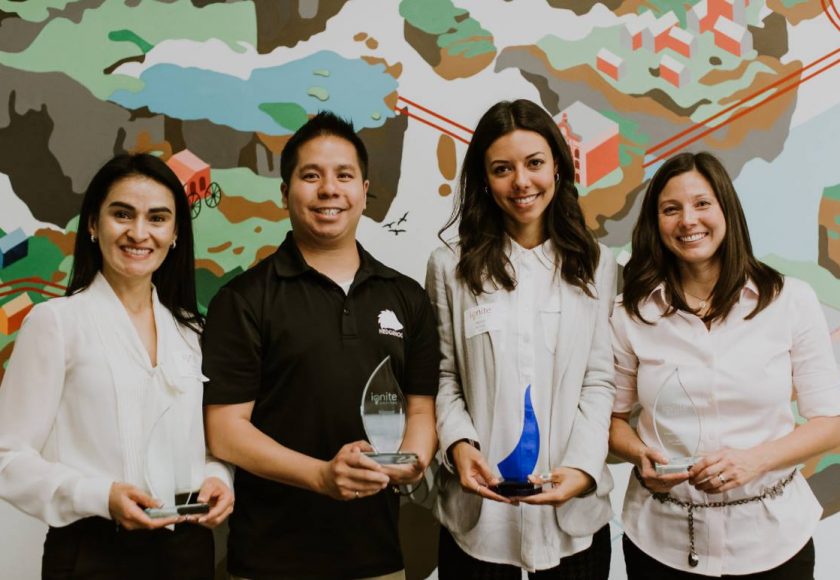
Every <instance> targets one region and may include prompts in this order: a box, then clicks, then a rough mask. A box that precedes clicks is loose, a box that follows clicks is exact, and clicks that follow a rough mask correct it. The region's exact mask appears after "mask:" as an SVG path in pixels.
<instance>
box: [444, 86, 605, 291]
mask: <svg viewBox="0 0 840 580" xmlns="http://www.w3.org/2000/svg"><path fill="white" fill-rule="evenodd" d="M517 129H519V130H523V131H533V132H535V133H538V134H539V135H541V136H542V137H543V138H544V139H545V140H546V142H548V145H549V147H550V148H551V153H552V156H553V157H554V162H555V165H556V167H557V173H558V176H559V179H558V180H557V182H556V183H555V192H554V197H553V199H552V200H551V201H550V202H549V204H548V207H546V209H545V212H544V213H543V225H544V227H545V233H546V237H547V238H550V239H551V241H552V243H553V245H554V248H555V250H556V251H557V254H558V256H560V257H561V265H560V275H561V277H562V279H563V280H564V281H565V282H567V283H569V284H572V285H573V286H577V287H578V288H580V289H581V290H583V291H584V292H585V293H586V294H587V295H589V296H592V295H593V294H592V291H591V290H590V288H589V285H590V284H591V283H593V281H594V279H595V270H596V269H597V267H598V259H599V257H600V251H599V247H598V243H597V242H596V241H595V238H594V237H593V236H592V234H591V233H590V232H589V230H587V229H586V222H585V221H584V218H583V213H582V212H581V209H580V205H579V204H578V192H577V189H576V188H575V184H574V176H575V169H574V164H573V161H572V154H571V151H570V150H569V146H568V145H567V144H566V141H565V140H564V139H563V135H562V134H561V133H560V129H559V128H558V127H557V124H556V123H555V122H554V120H553V119H552V118H551V116H550V115H549V114H548V113H547V112H546V111H545V110H544V109H543V108H542V107H540V106H539V105H537V104H535V103H533V102H531V101H528V100H525V99H519V100H516V101H513V102H511V101H502V102H499V103H496V104H495V105H493V106H492V107H490V109H489V110H488V111H487V112H486V113H484V115H483V116H482V117H481V120H479V122H478V126H477V127H476V128H475V134H474V135H473V138H472V141H470V144H469V146H468V147H467V153H466V155H465V156H464V164H463V167H462V169H461V178H460V185H459V190H458V196H457V198H456V201H455V208H454V209H453V211H452V215H451V216H450V218H449V221H447V223H446V225H444V226H443V228H441V230H440V232H439V233H438V236H439V237H440V238H441V240H443V241H444V242H445V240H444V238H443V234H444V232H445V231H446V230H447V229H449V228H450V227H452V226H453V225H455V224H456V223H457V224H458V235H459V240H458V246H459V248H460V251H461V256H460V259H459V261H458V266H457V269H456V273H457V275H458V277H459V278H460V279H461V280H463V281H464V282H465V283H466V285H467V286H468V287H469V289H470V290H471V291H472V292H473V293H474V294H476V295H478V294H481V293H482V292H483V291H484V282H486V281H488V280H489V281H490V282H492V283H493V285H494V286H495V287H496V288H498V287H502V288H504V289H505V290H508V291H510V290H513V289H514V288H515V287H516V281H515V280H514V278H513V276H512V272H511V267H510V261H509V260H508V257H507V255H506V254H505V227H504V215H503V212H502V210H501V209H500V208H499V206H498V205H497V204H496V202H495V200H494V199H493V196H492V195H491V194H490V193H489V192H488V191H487V175H486V169H485V166H484V155H485V153H486V152H487V149H489V148H490V146H491V145H492V144H493V143H494V142H495V141H496V140H497V139H499V138H500V137H503V136H505V135H507V134H509V133H512V132H513V131H516V130H517Z"/></svg>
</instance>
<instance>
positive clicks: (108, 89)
mask: <svg viewBox="0 0 840 580" xmlns="http://www.w3.org/2000/svg"><path fill="white" fill-rule="evenodd" d="M119 29H127V30H132V31H134V33H135V34H137V35H138V36H139V37H141V38H143V39H145V41H146V42H148V43H149V44H152V45H155V46H158V45H159V44H160V43H161V42H163V41H166V40H173V39H185V40H193V41H197V42H205V41H209V40H217V41H222V42H225V43H227V45H228V46H230V47H231V50H232V52H237V53H241V52H243V51H244V50H246V49H244V48H243V47H242V46H241V45H240V43H246V44H249V45H251V46H256V44H257V24H256V14H255V11H254V4H253V2H233V3H222V4H218V3H214V4H209V5H207V6H204V7H203V8H196V7H195V6H193V5H192V3H191V2H190V1H189V0H177V1H176V2H172V3H165V2H143V3H141V4H139V5H138V6H136V7H129V6H126V5H125V2H118V1H110V0H109V1H107V2H103V3H102V4H101V5H100V6H99V7H97V8H89V9H87V10H85V11H84V12H83V13H82V17H81V20H80V21H79V22H78V23H76V22H72V21H70V20H67V19H66V18H54V19H53V20H50V21H49V22H48V23H47V24H46V25H45V26H44V28H43V29H42V30H41V32H40V34H38V36H37V37H36V38H35V39H34V40H33V41H32V43H31V44H30V45H29V47H28V48H27V49H26V50H24V51H22V52H16V53H8V52H0V64H4V65H6V66H10V67H13V68H16V69H20V70H26V71H30V72H61V73H63V74H66V75H67V76H69V77H71V78H73V79H74V80H76V81H77V82H79V83H81V84H82V85H84V86H85V87H87V88H88V89H89V90H90V91H91V92H92V93H93V95H94V96H95V97H96V98H98V99H101V100H105V99H107V98H108V97H109V96H110V95H111V94H113V92H114V91H116V90H119V89H126V90H130V91H137V90H140V89H141V88H142V86H143V82H142V81H141V80H139V79H135V78H133V77H129V76H125V75H120V74H111V75H108V74H105V73H104V72H103V71H104V69H106V68H108V67H110V66H111V65H113V64H114V63H116V62H118V61H120V60H123V59H126V58H129V57H134V56H137V55H138V54H140V51H139V50H138V48H137V47H136V46H135V45H134V44H131V43H126V42H114V41H112V40H110V39H109V38H108V34H107V31H109V30H119Z"/></svg>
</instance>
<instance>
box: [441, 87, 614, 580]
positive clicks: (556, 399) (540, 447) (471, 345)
mask: <svg viewBox="0 0 840 580" xmlns="http://www.w3.org/2000/svg"><path fill="white" fill-rule="evenodd" d="M574 180H575V169H574V162H573V158H572V154H571V152H570V150H569V147H568V145H567V144H566V142H565V141H564V139H563V136H562V134H561V133H560V130H559V129H558V127H557V124H556V123H554V121H553V120H552V119H551V116H550V115H549V114H548V113H547V112H546V111H544V110H543V109H542V108H541V107H539V106H538V105H536V104H534V103H532V102H530V101H527V100H517V101H514V102H507V101H504V102H500V103H498V104H496V105H494V106H493V107H492V108H490V110H488V111H487V112H486V113H485V114H484V116H483V117H482V118H481V120H480V121H479V123H478V126H477V127H476V130H475V134H474V136H473V139H472V142H471V143H470V145H469V147H468V148H467V152H466V156H465V158H464V163H463V169H462V173H461V182H460V192H459V198H458V201H457V205H456V208H455V210H454V212H453V216H452V218H451V219H450V221H449V223H448V224H447V225H446V226H444V228H443V229H442V230H441V235H442V234H443V232H444V231H445V230H446V229H448V228H449V227H450V226H453V225H455V224H457V226H458V234H459V239H458V241H457V244H456V248H454V249H453V248H451V247H449V245H448V244H447V246H446V247H442V248H440V249H438V250H436V251H435V252H434V253H433V254H432V256H431V258H430V260H429V267H428V274H427V281H426V289H427V291H428V292H429V293H430V295H431V297H432V303H433V305H434V306H435V308H436V310H437V316H438V324H439V331H440V337H441V350H442V361H441V373H440V385H439V392H438V396H437V402H436V411H437V417H438V420H437V428H438V436H439V437H440V442H441V449H442V450H443V451H444V454H445V467H446V468H445V469H442V470H441V472H440V474H441V486H440V494H439V498H438V502H437V505H436V515H437V517H438V518H439V519H440V521H441V523H442V524H443V527H442V528H441V537H440V549H439V568H438V574H439V577H440V578H441V579H442V580H446V579H449V578H458V579H461V578H479V579H490V578H512V579H517V580H518V579H519V578H520V577H521V574H522V569H525V570H527V571H528V572H529V573H530V575H531V577H532V578H581V579H583V578H598V579H606V578H607V576H608V575H609V561H610V537H609V528H608V525H607V522H608V520H609V519H610V515H611V512H610V506H609V498H608V495H609V491H610V489H611V488H612V480H611V479H610V476H609V472H608V471H607V470H606V468H605V465H604V461H605V458H606V455H607V441H608V430H609V419H610V412H611V409H612V402H613V395H614V385H613V376H612V375H613V368H612V352H611V348H610V338H609V326H608V316H609V309H610V307H611V305H612V299H613V296H614V283H615V262H614V260H613V259H612V254H611V253H610V252H609V250H607V249H605V248H604V247H600V246H599V245H598V243H597V242H596V241H595V239H594V238H593V237H592V235H591V234H590V233H589V231H588V230H587V229H586V224H585V222H584V218H583V215H582V212H581V209H580V206H579V205H578V200H577V190H576V189H575V185H574ZM501 476H505V477H506V478H507V479H508V480H507V481H505V482H500V480H501V479H502V477H501ZM511 479H512V480H513V481H511ZM517 480H518V481H517ZM500 483H502V485H501V486H499V485H498V484H500ZM529 492H532V493H535V495H523V496H515V495H514V496H510V495H503V494H509V493H529Z"/></svg>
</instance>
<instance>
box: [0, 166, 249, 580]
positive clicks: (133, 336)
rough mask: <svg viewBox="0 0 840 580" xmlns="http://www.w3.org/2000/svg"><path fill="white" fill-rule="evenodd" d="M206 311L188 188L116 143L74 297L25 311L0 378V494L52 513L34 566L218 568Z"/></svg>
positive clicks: (83, 237) (219, 491)
mask: <svg viewBox="0 0 840 580" xmlns="http://www.w3.org/2000/svg"><path fill="white" fill-rule="evenodd" d="M202 324H203V319H202V317H201V316H200V314H199V312H198V308H197V305H196V299H195V282H194V258H193V240H192V225H191V220H190V209H189V205H188V203H187V200H186V197H185V194H184V189H183V187H182V186H181V184H180V182H179V181H178V178H177V177H176V176H175V174H174V173H172V171H171V170H170V169H169V168H168V167H167V166H166V164H165V163H163V162H162V161H161V160H159V159H157V158H156V157H153V156H151V155H121V156H118V157H115V158H114V159H112V160H111V161H109V162H108V163H107V164H105V166H103V167H102V169H100V170H99V172H98V173H97V174H96V175H95V176H94V178H93V180H92V181H91V184H90V186H89V187H88V189H87V192H86V193H85V196H84V199H83V201H82V209H81V213H80V216H79V231H78V234H77V236H76V245H75V251H74V263H73V272H72V276H71V281H70V285H69V287H68V290H67V296H66V297H64V298H57V299H54V300H50V301H48V302H44V303H42V304H39V305H37V306H35V308H34V309H33V310H32V312H30V314H29V316H28V317H27V319H26V320H25V322H24V324H23V327H22V328H21V330H20V332H19V334H18V336H17V341H16V343H15V349H14V352H13V354H12V357H11V360H10V361H9V365H8V368H7V369H6V373H5V376H4V377H3V383H2V387H0V497H2V498H3V499H5V500H7V501H9V502H10V503H11V504H13V505H14V506H16V507H17V508H18V509H20V510H22V511H24V512H26V513H28V514H30V515H32V516H35V517H37V518H39V519H41V520H43V521H44V522H46V523H47V524H48V525H49V526H50V528H49V531H48V532H47V538H46V542H45V544H44V556H43V561H42V576H43V578H49V579H53V578H55V579H57V578H98V579H100V578H114V579H117V578H119V579H124V578H138V579H139V578H172V579H176V578H177V579H184V578H213V571H214V556H213V537H212V532H211V531H210V529H209V528H212V527H214V526H216V525H218V524H219V523H221V522H222V521H223V520H224V519H225V518H226V517H227V515H228V514H229V513H230V511H231V509H232V505H233V495H232V492H231V491H230V474H229V471H228V469H227V468H226V466H224V465H223V464H220V463H218V462H216V461H215V460H213V459H212V458H210V457H208V456H206V453H205V445H204V430H203V423H202V414H201V413H202V408H201V402H202V394H203V388H202V381H203V377H202V374H201V364H200V363H201V354H200V352H201V351H200V350H199V346H198V333H199V332H200V330H201V327H202ZM196 502H198V503H208V504H210V510H209V512H208V513H205V514H199V515H194V516H188V517H185V516H168V517H155V518H153V517H150V514H148V513H147V512H146V511H145V510H146V508H161V507H164V508H171V507H173V506H175V505H176V504H182V503H196ZM166 528H168V529H166Z"/></svg>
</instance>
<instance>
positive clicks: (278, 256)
mask: <svg viewBox="0 0 840 580" xmlns="http://www.w3.org/2000/svg"><path fill="white" fill-rule="evenodd" d="M358 248H359V254H360V258H361V263H360V266H359V270H358V271H357V272H356V276H355V278H354V279H353V284H352V286H351V287H350V291H349V292H348V294H346V295H345V293H344V291H343V290H342V289H341V287H339V286H338V285H337V284H336V283H335V282H333V281H332V280H330V279H329V278H327V277H326V276H324V275H322V274H320V273H319V272H317V271H316V270H314V269H312V268H311V267H309V265H308V264H307V263H306V262H305V260H304V259H303V256H302V255H301V254H300V251H299V250H298V248H297V246H296V245H295V243H294V239H293V237H292V234H291V232H290V233H289V234H288V235H287V236H286V240H285V241H284V242H283V243H282V244H281V246H280V247H279V248H278V249H277V251H276V252H275V253H274V254H273V255H272V256H271V257H270V258H268V259H266V260H264V261H262V262H261V263H260V264H258V265H257V266H255V267H254V268H252V269H251V270H249V271H247V272H245V273H243V274H241V275H240V276H238V277H236V278H234V279H233V280H231V281H230V282H229V283H228V284H227V285H226V286H225V287H224V288H222V289H221V290H220V291H219V293H218V294H217V295H216V296H215V297H214V298H213V300H212V302H211V303H210V307H209V310H208V313H207V324H206V326H205V329H204V336H203V352H204V373H205V374H206V375H207V376H208V377H209V378H210V381H209V382H208V383H207V385H206V389H205V394H204V403H205V404H231V403H245V402H249V401H255V404H254V410H253V413H252V416H251V420H252V422H253V424H254V425H255V426H256V427H257V428H258V429H260V430H261V431H262V432H264V433H266V434H267V435H269V436H270V437H271V438H273V439H274V440H275V441H277V442H279V443H281V444H283V445H284V446H286V447H288V448H290V449H294V450H295V451H299V452H301V453H304V454H306V455H310V456H312V457H316V458H319V459H324V460H329V459H331V458H332V457H334V456H335V454H336V453H337V452H338V450H339V449H340V448H341V447H342V446H343V445H345V444H347V443H349V442H352V441H356V440H359V439H365V438H366V437H365V433H364V429H363V427H362V421H361V417H360V415H359V407H360V404H361V399H362V391H363V389H364V386H365V384H366V382H367V379H368V377H369V376H370V373H371V372H372V371H373V370H374V368H376V366H377V365H378V364H379V363H380V362H381V361H382V359H384V358H385V357H386V356H387V355H390V356H391V363H392V368H393V370H394V373H395V375H396V377H397V380H398V381H399V383H400V387H401V388H402V390H403V392H404V393H405V394H406V395H434V394H435V393H436V391H437V384H438V362H439V345H438V336H437V326H436V323H435V318H434V314H433V312H432V308H431V304H430V303H429V299H428V297H427V296H426V293H425V292H424V291H423V289H422V287H421V286H420V285H419V284H417V282H415V281H414V280H412V279H410V278H408V277H407V276H404V275H402V274H400V273H398V272H396V271H394V270H392V269H390V268H388V267H386V266H384V265H383V264H381V263H379V262H377V261H376V260H375V259H374V258H373V257H372V256H371V255H370V254H368V253H367V252H366V251H365V250H364V249H363V248H362V247H361V246H360V245H359V246H358ZM388 311H390V313H393V314H390V313H388ZM394 318H396V321H397V323H396V324H395V323H394ZM399 326H402V328H398V327H399ZM234 486H235V491H236V508H235V509H234V512H233V515H232V516H231V518H230V536H229V541H228V562H229V564H228V569H229V571H230V572H231V573H233V574H234V575H237V576H243V577H246V578H255V579H258V578H282V577H290V578H354V577H355V578H358V577H366V576H377V575H381V574H387V573H390V572H394V571H396V570H399V569H401V568H402V567H403V564H402V556H401V552H400V546H399V538H398V530H397V516H398V512H399V498H398V496H396V495H395V494H393V493H391V492H390V491H388V490H386V491H385V492H382V493H379V494H377V495H375V496H372V497H370V498H364V499H360V500H353V501H347V502H342V501H337V500H333V499H330V498H329V497H327V496H324V495H320V494H317V493H314V492H310V491H306V490H303V489H299V488H296V487H292V486H288V485H284V484H280V483H276V482H273V481H269V480H266V479H263V478H261V477H258V476H256V475H254V474H252V473H249V472H247V471H245V470H243V469H237V472H236V479H235V484H234Z"/></svg>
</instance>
